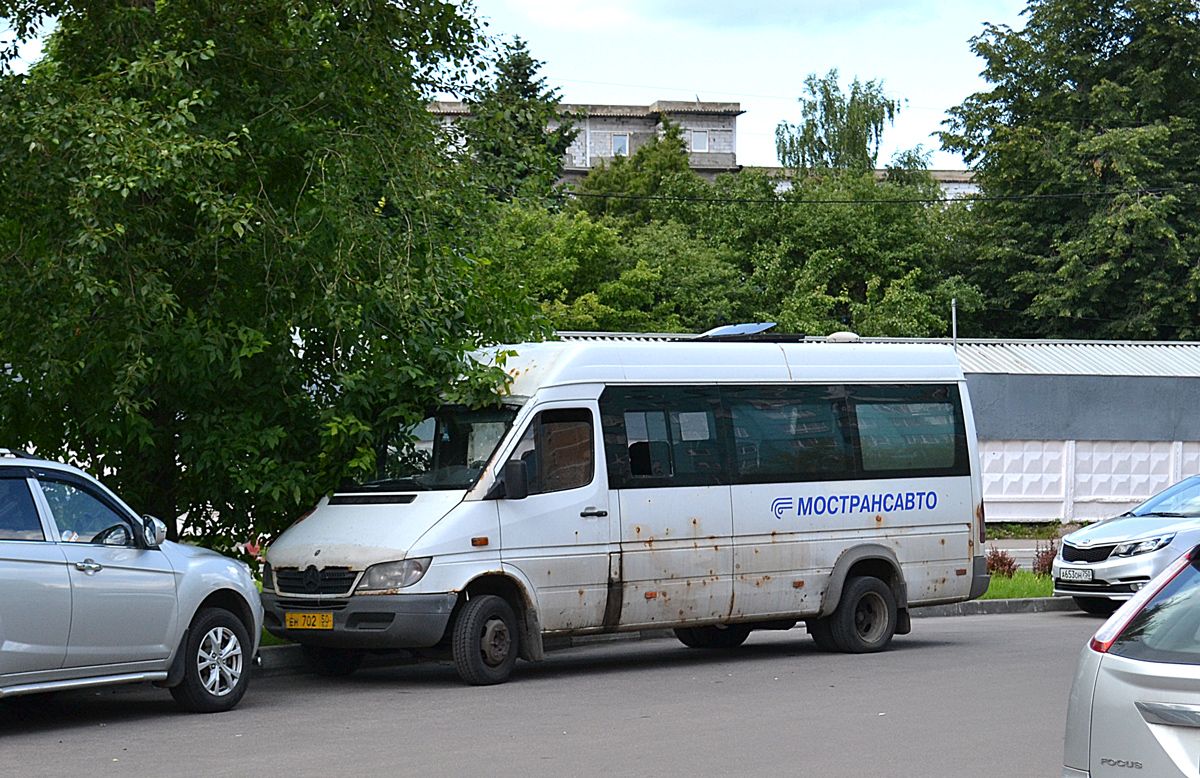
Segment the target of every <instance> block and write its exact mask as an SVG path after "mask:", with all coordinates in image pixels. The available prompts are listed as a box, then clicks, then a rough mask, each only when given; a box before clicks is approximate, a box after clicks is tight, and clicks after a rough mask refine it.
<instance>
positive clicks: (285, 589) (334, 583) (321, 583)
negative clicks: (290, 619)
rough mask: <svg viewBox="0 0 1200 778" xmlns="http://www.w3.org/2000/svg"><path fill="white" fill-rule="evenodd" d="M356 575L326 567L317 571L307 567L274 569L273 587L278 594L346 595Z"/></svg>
mask: <svg viewBox="0 0 1200 778" xmlns="http://www.w3.org/2000/svg"><path fill="white" fill-rule="evenodd" d="M356 578H358V573H356V572H354V571H353V570H351V569H350V568H348V567H326V568H325V569H324V570H318V569H317V568H316V567H313V566H311V565H310V566H309V567H307V568H305V569H304V570H301V569H299V568H296V567H277V568H275V586H276V588H277V590H278V591H279V593H280V594H332V595H346V594H349V593H350V589H351V588H352V587H353V586H354V580H355V579H356Z"/></svg>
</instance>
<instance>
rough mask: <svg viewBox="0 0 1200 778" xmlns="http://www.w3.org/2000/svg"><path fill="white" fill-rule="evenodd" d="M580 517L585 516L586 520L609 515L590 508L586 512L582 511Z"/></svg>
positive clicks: (606, 512)
mask: <svg viewBox="0 0 1200 778" xmlns="http://www.w3.org/2000/svg"><path fill="white" fill-rule="evenodd" d="M579 515H580V516H583V517H584V518H585V519H586V518H590V517H592V516H598V517H599V518H604V517H605V516H607V515H608V511H598V510H596V509H595V508H588V509H587V510H585V511H580V513H579Z"/></svg>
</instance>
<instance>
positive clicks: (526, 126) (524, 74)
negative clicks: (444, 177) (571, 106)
mask: <svg viewBox="0 0 1200 778" xmlns="http://www.w3.org/2000/svg"><path fill="white" fill-rule="evenodd" d="M541 66H542V63H541V62H539V61H537V60H536V59H534V58H533V56H532V55H531V54H530V53H529V49H528V47H527V46H526V44H525V41H523V40H521V39H520V38H517V39H516V40H514V41H513V42H512V43H508V44H504V46H503V48H502V52H501V56H500V58H499V60H498V61H497V62H496V65H495V69H494V73H493V74H492V76H491V77H490V78H487V79H483V80H482V81H481V82H480V83H479V84H478V85H477V86H476V88H475V89H474V90H473V91H472V93H471V94H470V96H469V97H468V100H467V103H468V104H469V105H470V107H471V118H470V119H468V120H467V122H466V123H465V130H466V134H467V143H468V145H469V147H470V149H471V152H472V154H473V155H474V158H475V161H476V163H477V164H478V166H479V169H480V171H481V172H482V176H483V177H484V178H485V179H486V181H487V183H488V185H489V186H490V187H491V188H492V190H493V191H494V192H495V193H496V194H497V195H498V196H499V197H500V198H502V199H510V198H512V197H516V196H525V197H531V196H543V195H545V194H547V193H548V192H549V191H550V190H551V189H552V188H553V187H554V184H555V182H556V181H557V180H558V177H559V175H560V174H561V172H562V158H563V154H565V153H566V151H567V149H568V148H569V147H570V145H571V143H572V141H574V140H575V136H576V135H578V134H579V131H578V130H576V129H575V128H574V127H573V124H572V121H571V118H570V117H568V116H563V115H561V114H560V113H559V110H558V104H559V97H558V90H556V89H550V88H547V86H546V79H544V78H540V77H538V75H537V73H538V70H539V69H540V68H541ZM551 125H554V126H553V128H552V129H550V127H551Z"/></svg>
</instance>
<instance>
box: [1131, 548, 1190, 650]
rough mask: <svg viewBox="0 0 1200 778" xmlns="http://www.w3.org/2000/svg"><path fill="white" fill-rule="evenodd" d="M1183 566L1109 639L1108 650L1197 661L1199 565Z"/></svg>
mask: <svg viewBox="0 0 1200 778" xmlns="http://www.w3.org/2000/svg"><path fill="white" fill-rule="evenodd" d="M1197 564H1200V563H1197V562H1193V563H1192V564H1190V565H1188V566H1187V567H1185V568H1184V569H1183V570H1182V571H1180V573H1179V574H1178V575H1177V576H1175V578H1174V579H1173V580H1172V581H1171V582H1170V583H1169V584H1167V585H1166V586H1165V587H1163V589H1162V591H1160V592H1159V593H1158V594H1156V595H1155V596H1154V599H1152V600H1150V602H1148V603H1146V607H1144V608H1142V610H1141V612H1140V613H1138V615H1137V616H1135V617H1133V619H1131V620H1130V622H1129V625H1128V626H1127V627H1125V629H1124V630H1123V631H1122V632H1121V634H1120V636H1119V637H1118V638H1117V639H1116V640H1115V641H1113V645H1112V648H1110V649H1109V653H1110V654H1116V655H1117V656H1124V657H1129V658H1130V659H1140V660H1143V661H1146V662H1171V663H1174V664H1185V665H1200V569H1197Z"/></svg>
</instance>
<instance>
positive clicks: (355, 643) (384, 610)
mask: <svg viewBox="0 0 1200 778" xmlns="http://www.w3.org/2000/svg"><path fill="white" fill-rule="evenodd" d="M457 600H458V595H456V594H455V593H454V592H446V593H443V594H371V595H351V596H349V597H342V598H336V599H335V598H324V599H302V598H298V597H288V596H286V595H284V596H280V595H277V594H272V593H270V592H263V594H262V604H263V609H264V610H265V612H266V615H265V617H264V626H265V627H266V628H267V631H268V632H270V633H271V634H272V635H274V636H276V637H279V638H285V639H287V640H292V641H295V642H297V643H300V644H302V645H308V646H326V647H329V648H363V649H385V648H429V647H431V646H434V645H436V644H437V643H438V642H439V641H441V639H442V636H443V635H444V634H445V633H446V625H447V624H448V623H449V622H450V614H451V613H452V612H453V611H454V604H455V602H457ZM288 613H330V614H332V615H333V629H287V627H285V626H284V625H285V624H286V623H287V618H286V615H285V614H288Z"/></svg>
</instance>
